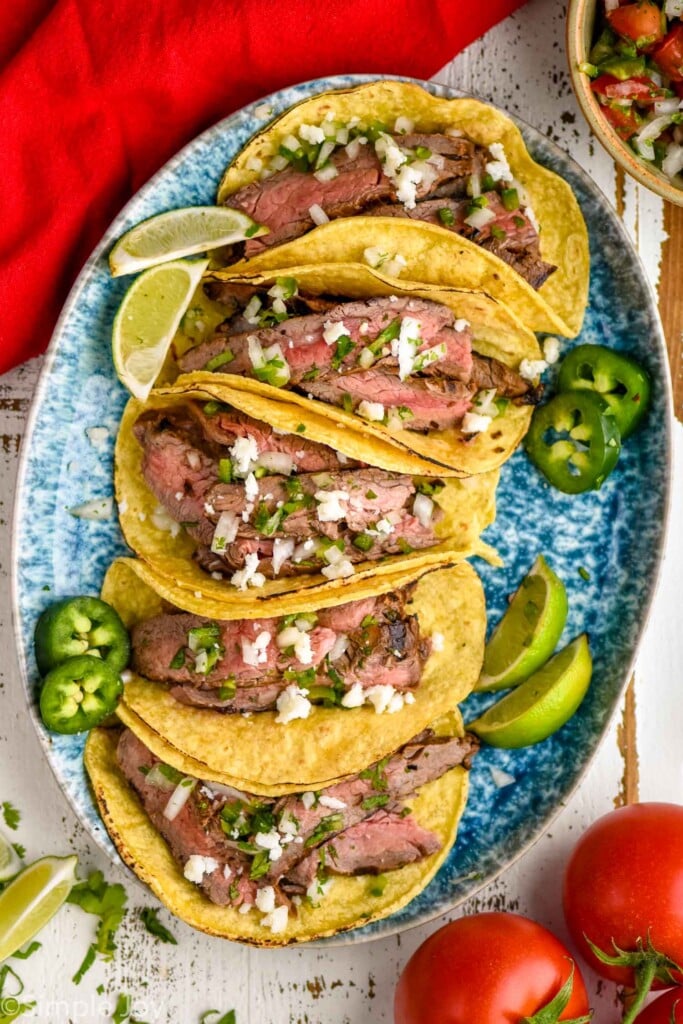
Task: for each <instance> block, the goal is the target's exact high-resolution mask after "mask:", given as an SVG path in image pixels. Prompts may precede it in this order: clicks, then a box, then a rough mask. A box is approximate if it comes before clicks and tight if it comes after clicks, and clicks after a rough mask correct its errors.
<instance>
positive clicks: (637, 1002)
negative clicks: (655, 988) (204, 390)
mask: <svg viewBox="0 0 683 1024" xmlns="http://www.w3.org/2000/svg"><path fill="white" fill-rule="evenodd" d="M658 967H659V965H658V963H657V960H656V959H655V958H654V957H653V958H651V959H647V960H644V961H643V962H642V963H641V964H640V965H639V966H638V967H636V969H635V972H634V974H635V982H636V995H635V999H634V1000H633V1002H632V1003H631V1005H630V1006H629V1008H628V1010H627V1011H626V1013H625V1014H624V1016H623V1017H622V1019H621V1024H633V1021H634V1020H635V1019H636V1017H637V1016H638V1013H639V1012H640V1009H641V1007H642V1005H643V1003H644V1002H645V1000H646V999H647V996H648V994H649V992H650V989H651V988H652V982H653V981H654V980H655V978H656V977H657V970H658Z"/></svg>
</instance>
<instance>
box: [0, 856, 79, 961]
mask: <svg viewBox="0 0 683 1024" xmlns="http://www.w3.org/2000/svg"><path fill="white" fill-rule="evenodd" d="M77 863H78V858H77V857H43V859H42V860H37V861H35V862H34V863H33V864H30V865H29V867H27V868H26V869H25V870H24V871H22V872H21V874H20V875H18V876H17V877H16V878H15V879H14V881H13V882H10V884H9V885H8V886H7V888H6V889H5V890H4V892H2V893H0V963H2V961H3V960H6V959H7V957H8V956H11V955H12V953H15V952H16V951H17V950H18V949H20V948H21V947H22V946H23V945H24V943H25V942H28V941H29V940H30V939H32V938H33V936H34V935H36V934H37V933H38V932H39V931H40V929H41V928H43V927H44V926H45V925H46V924H47V922H48V921H49V920H50V918H51V917H53V916H54V914H56V913H57V911H58V910H59V908H60V907H61V905H62V903H63V902H64V900H65V899H66V898H67V896H68V895H69V893H70V891H71V887H72V886H73V884H74V883H75V881H76V865H77Z"/></svg>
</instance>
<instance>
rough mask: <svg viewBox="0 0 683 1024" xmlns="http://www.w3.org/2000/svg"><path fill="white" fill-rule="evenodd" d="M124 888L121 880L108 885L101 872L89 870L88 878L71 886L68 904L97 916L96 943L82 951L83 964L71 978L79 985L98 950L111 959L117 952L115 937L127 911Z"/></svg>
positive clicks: (105, 957)
mask: <svg viewBox="0 0 683 1024" xmlns="http://www.w3.org/2000/svg"><path fill="white" fill-rule="evenodd" d="M127 899H128V897H127V894H126V890H125V889H124V888H123V886H122V885H121V884H120V883H118V882H117V883H116V884H114V885H109V883H108V882H106V881H105V880H104V875H103V874H102V872H101V871H93V872H91V873H90V874H89V875H88V877H87V879H86V880H85V881H83V882H79V883H78V884H77V885H75V886H74V887H73V889H72V890H71V892H70V893H69V895H68V897H67V902H68V903H75V904H76V906H78V907H80V908H81V910H85V912H86V913H88V914H94V915H95V916H96V917H99V919H100V923H99V924H98V926H97V932H96V934H95V942H93V943H92V945H91V946H90V948H89V949H88V952H87V953H86V954H85V958H84V960H83V963H82V964H81V966H80V967H79V969H78V970H77V971H76V974H75V975H74V977H73V981H74V984H76V985H78V984H79V983H80V981H81V980H82V978H83V975H84V974H85V973H86V971H88V970H89V969H90V968H91V967H92V965H93V964H94V962H95V959H96V956H97V954H98V953H99V954H100V956H102V958H103V959H104V960H111V959H112V957H113V956H114V953H115V951H116V943H115V941H114V936H115V935H116V932H117V931H118V928H119V926H120V924H121V922H122V921H123V918H124V916H125V913H126V901H127Z"/></svg>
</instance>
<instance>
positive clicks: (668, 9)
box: [664, 0, 683, 18]
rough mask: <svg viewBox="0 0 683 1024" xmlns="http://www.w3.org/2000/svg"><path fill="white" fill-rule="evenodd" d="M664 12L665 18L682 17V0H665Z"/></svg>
mask: <svg viewBox="0 0 683 1024" xmlns="http://www.w3.org/2000/svg"><path fill="white" fill-rule="evenodd" d="M664 13H665V14H666V16H667V18H683V0H666V3H665V4H664Z"/></svg>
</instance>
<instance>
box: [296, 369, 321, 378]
mask: <svg viewBox="0 0 683 1024" xmlns="http://www.w3.org/2000/svg"><path fill="white" fill-rule="evenodd" d="M319 373H320V370H319V369H318V367H317V366H312V367H311V369H310V370H306V373H305V374H304V375H303V377H302V378H301V379H302V380H315V378H316V377H317V376H318V375H319Z"/></svg>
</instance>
